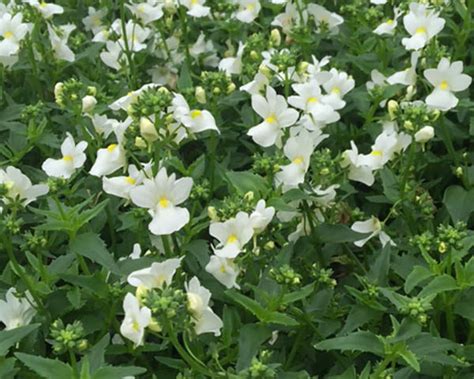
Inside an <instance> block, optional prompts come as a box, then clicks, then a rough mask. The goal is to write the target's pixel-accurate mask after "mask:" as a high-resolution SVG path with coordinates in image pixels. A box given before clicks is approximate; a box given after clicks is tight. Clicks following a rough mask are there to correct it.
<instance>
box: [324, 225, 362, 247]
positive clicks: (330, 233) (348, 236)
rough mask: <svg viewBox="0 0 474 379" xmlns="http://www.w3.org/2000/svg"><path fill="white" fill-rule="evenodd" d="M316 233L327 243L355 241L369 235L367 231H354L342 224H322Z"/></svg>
mask: <svg viewBox="0 0 474 379" xmlns="http://www.w3.org/2000/svg"><path fill="white" fill-rule="evenodd" d="M315 233H316V235H317V236H318V239H319V240H320V241H321V242H326V243H343V242H354V241H358V240H361V239H364V238H366V237H368V236H369V234H367V233H357V232H354V231H353V230H352V229H350V228H349V227H347V226H346V225H342V224H337V225H331V224H321V225H318V226H316V228H315Z"/></svg>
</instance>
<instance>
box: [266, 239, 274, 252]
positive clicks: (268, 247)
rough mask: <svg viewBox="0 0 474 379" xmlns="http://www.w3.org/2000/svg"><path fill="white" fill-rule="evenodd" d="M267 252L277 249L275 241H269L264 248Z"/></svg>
mask: <svg viewBox="0 0 474 379" xmlns="http://www.w3.org/2000/svg"><path fill="white" fill-rule="evenodd" d="M263 248H264V249H265V250H267V251H268V250H273V249H274V248H275V242H273V241H268V242H267V243H266V244H265V246H263Z"/></svg>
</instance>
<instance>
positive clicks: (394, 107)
mask: <svg viewBox="0 0 474 379" xmlns="http://www.w3.org/2000/svg"><path fill="white" fill-rule="evenodd" d="M387 107H388V114H389V115H390V119H391V120H395V118H396V113H397V112H398V108H399V105H398V103H397V102H396V101H395V100H389V102H388V105H387Z"/></svg>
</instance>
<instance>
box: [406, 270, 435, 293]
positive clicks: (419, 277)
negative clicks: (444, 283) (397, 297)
mask: <svg viewBox="0 0 474 379" xmlns="http://www.w3.org/2000/svg"><path fill="white" fill-rule="evenodd" d="M432 276H433V273H432V272H431V271H430V270H429V269H427V268H426V267H423V266H415V267H414V268H413V271H412V272H410V274H409V275H408V276H407V278H406V280H405V285H404V290H405V293H407V294H408V293H410V292H411V291H412V290H413V289H414V288H415V287H416V286H417V285H418V284H420V283H421V282H423V281H424V280H426V279H428V278H431V277H432Z"/></svg>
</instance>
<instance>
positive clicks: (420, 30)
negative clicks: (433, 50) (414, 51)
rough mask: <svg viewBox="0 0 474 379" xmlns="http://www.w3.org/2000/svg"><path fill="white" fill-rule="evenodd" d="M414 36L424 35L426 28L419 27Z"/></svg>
mask: <svg viewBox="0 0 474 379" xmlns="http://www.w3.org/2000/svg"><path fill="white" fill-rule="evenodd" d="M415 33H416V34H426V28H425V27H424V26H420V27H419V28H416V32H415Z"/></svg>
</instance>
